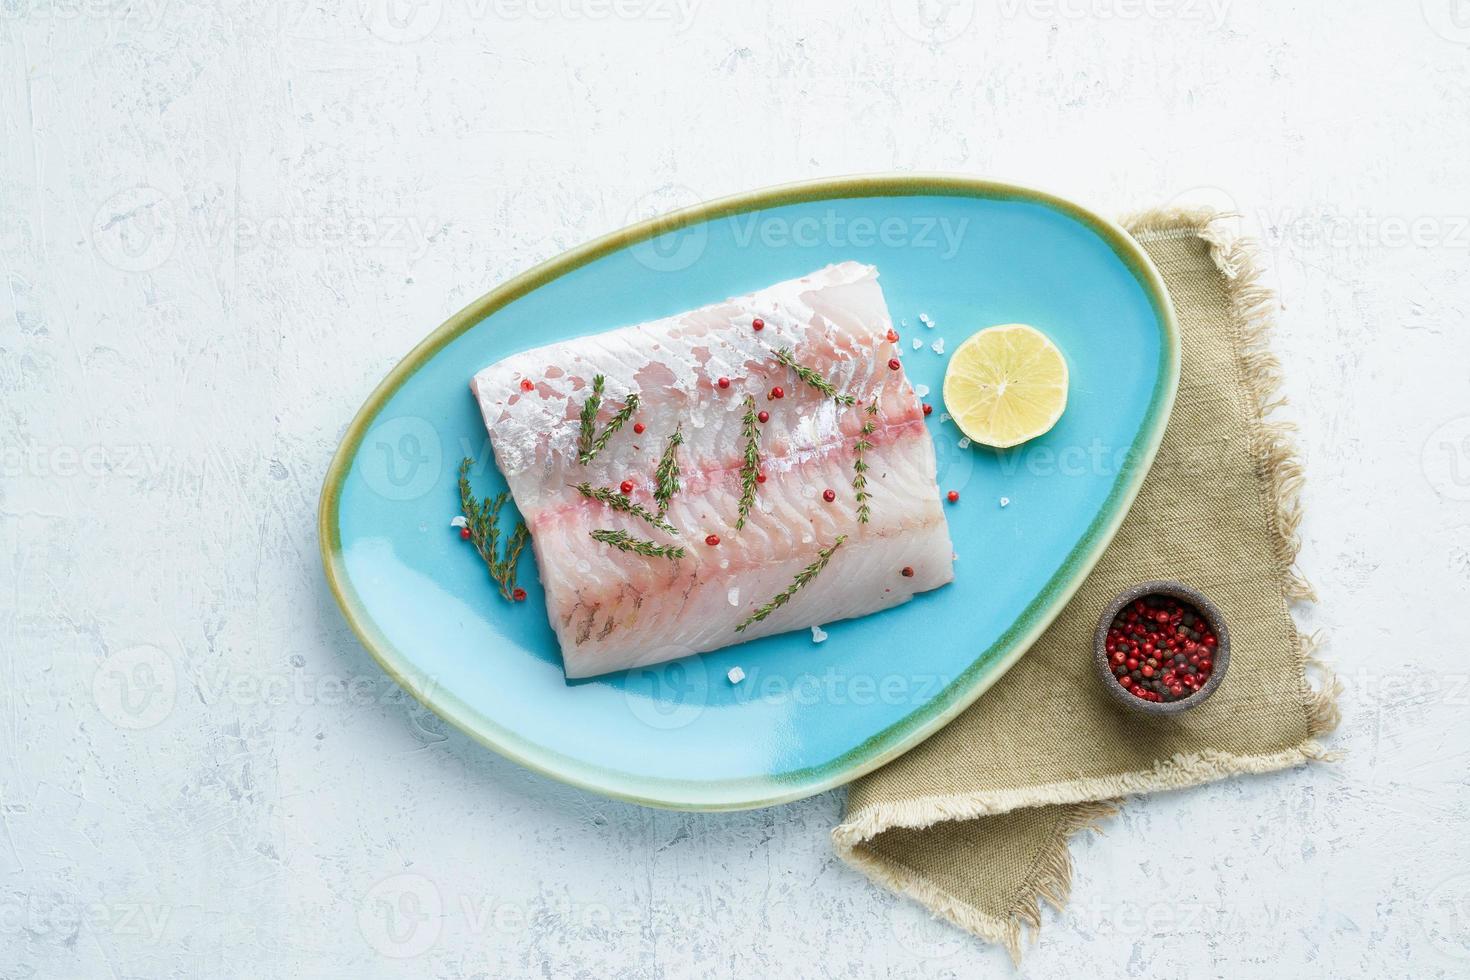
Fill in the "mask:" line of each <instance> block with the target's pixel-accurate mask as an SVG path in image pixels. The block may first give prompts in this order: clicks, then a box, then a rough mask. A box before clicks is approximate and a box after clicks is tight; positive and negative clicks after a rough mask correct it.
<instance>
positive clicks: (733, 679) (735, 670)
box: [725, 667, 745, 684]
mask: <svg viewBox="0 0 1470 980" xmlns="http://www.w3.org/2000/svg"><path fill="white" fill-rule="evenodd" d="M725 676H726V677H728V678H730V683H731V684H739V683H740V682H741V681H743V680H745V671H743V670H741V669H740V668H739V667H731V668H730V670H729V672H728V673H726V674H725Z"/></svg>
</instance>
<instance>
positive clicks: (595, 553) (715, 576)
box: [471, 262, 954, 678]
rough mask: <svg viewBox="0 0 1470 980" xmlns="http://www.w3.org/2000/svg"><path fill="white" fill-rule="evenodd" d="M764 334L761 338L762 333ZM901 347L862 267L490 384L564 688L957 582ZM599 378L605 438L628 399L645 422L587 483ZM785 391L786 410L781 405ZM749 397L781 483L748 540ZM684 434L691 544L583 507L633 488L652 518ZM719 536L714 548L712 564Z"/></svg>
mask: <svg viewBox="0 0 1470 980" xmlns="http://www.w3.org/2000/svg"><path fill="white" fill-rule="evenodd" d="M756 317H760V318H762V319H763V320H764V321H765V328H764V329H763V330H761V331H759V332H757V331H756V330H754V329H752V320H753V319H754V318H756ZM890 328H891V322H890V320H889V316H888V308H887V305H886V304H885V302H884V300H883V292H882V290H881V289H880V288H879V286H878V273H877V270H875V269H874V268H872V267H871V266H864V265H859V264H857V263H855V262H846V263H842V264H840V265H834V266H829V267H828V268H825V269H822V270H820V271H818V272H814V273H812V274H811V275H809V276H804V277H802V278H801V279H794V280H791V281H788V282H783V283H779V284H777V285H774V286H771V287H769V288H767V289H763V290H761V291H759V292H757V293H753V294H751V295H748V296H742V297H739V298H736V299H731V300H727V301H725V302H723V303H717V304H715V305H713V306H707V307H704V308H703V309H698V310H694V311H691V312H688V313H683V314H680V315H679V316H673V317H668V318H666V319H663V320H655V321H652V322H649V323H644V324H640V325H638V326H633V327H624V328H622V329H618V330H610V331H608V332H606V333H600V334H596V335H594V336H589V337H581V338H578V339H576V340H571V341H567V342H565V343H559V344H551V345H548V346H546V347H538V348H536V349H535V350H529V351H526V352H524V353H521V354H516V355H514V356H512V357H508V358H506V359H505V360H503V361H500V362H498V363H496V364H493V365H491V366H490V367H488V368H485V369H484V370H483V371H481V372H480V373H479V374H478V375H476V376H475V379H474V381H473V382H472V383H471V388H472V389H473V391H474V393H475V396H476V398H477V399H478V400H479V403H480V410H481V412H482V413H483V414H484V416H485V424H486V427H487V428H488V429H489V431H490V442H491V445H492V447H493V448H494V451H495V461H496V464H497V465H498V466H499V467H500V470H501V472H503V473H504V474H505V478H506V480H507V481H508V482H509V484H510V490H511V493H512V494H513V495H514V497H515V502H516V506H517V507H518V508H519V509H520V511H521V514H522V515H523V516H524V518H525V521H526V525H527V527H528V528H529V530H530V532H531V541H532V546H533V547H534V549H535V553H536V561H537V563H538V565H539V568H540V574H541V582H542V584H543V586H544V587H545V589H546V605H547V615H548V617H549V618H550V620H551V626H552V629H554V630H555V631H556V635H557V639H558V640H559V641H560V642H561V650H562V658H563V661H564V663H565V669H566V675H567V676H568V677H572V678H575V677H591V676H594V675H597V674H605V673H607V672H609V671H614V670H622V669H625V668H628V667H637V666H641V665H646V664H654V663H659V662H661V661H665V660H672V659H674V658H676V657H683V656H686V655H688V654H692V653H700V652H703V651H707V650H716V649H719V648H720V647H724V646H728V645H729V644H732V643H740V642H743V641H746V640H753V639H755V638H757V637H761V636H769V635H771V634H773V633H783V632H786V631H788V630H795V629H805V628H808V627H811V626H817V625H821V624H824V623H831V622H833V621H836V620H840V619H848V618H850V617H853V616H863V615H866V614H868V613H872V612H877V611H878V610H881V609H887V608H889V607H891V606H896V605H899V604H900V603H903V602H907V601H908V600H909V599H910V598H911V597H912V596H913V595H914V594H915V593H918V592H925V591H927V590H929V589H934V588H938V587H939V586H941V585H944V584H945V583H947V582H949V581H950V579H951V578H953V574H954V573H953V557H954V556H953V551H952V548H951V545H950V540H949V527H948V525H947V523H946V521H945V515H944V509H943V506H942V505H941V503H940V499H939V491H938V488H937V487H936V485H935V465H934V447H933V443H932V441H931V439H930V437H929V433H928V432H927V431H926V428H925V425H924V415H923V410H922V406H921V405H920V403H919V399H918V398H917V397H916V396H915V394H914V391H913V388H912V387H911V386H910V385H909V383H908V379H907V378H906V377H905V376H904V372H903V370H902V369H901V368H900V369H898V370H894V369H892V368H890V367H889V361H890V359H892V358H896V357H897V356H898V350H897V345H896V344H895V343H893V342H891V341H890V340H889V339H888V331H889V330H890ZM783 347H785V348H791V349H792V350H793V351H794V352H795V356H796V360H797V361H798V362H799V363H800V364H802V365H805V366H807V367H810V368H812V369H813V370H815V371H816V372H817V373H818V374H819V375H821V376H822V377H823V378H825V379H827V380H828V381H830V382H831V383H832V384H833V385H834V386H835V387H836V390H837V391H838V392H839V393H846V394H849V395H852V396H853V397H854V398H856V399H857V404H856V405H853V406H844V405H840V404H838V403H837V402H835V401H834V400H833V399H832V398H829V397H827V396H826V395H824V394H822V393H821V392H820V391H818V390H816V389H815V388H813V387H811V386H809V385H808V384H806V383H804V382H803V381H802V380H801V379H799V378H798V377H797V376H796V374H795V373H794V372H793V371H792V369H791V368H789V367H787V366H785V365H783V364H780V363H779V362H777V361H776V360H775V358H774V357H773V354H774V352H775V351H776V350H778V349H780V348H783ZM598 374H601V375H604V376H605V378H606V382H605V390H604V394H603V399H602V409H601V411H600V413H599V416H598V423H597V431H598V432H599V433H600V432H601V431H602V429H603V427H605V426H606V424H607V422H608V420H609V419H610V418H612V416H613V414H614V413H615V412H616V411H617V410H618V409H619V408H621V407H622V406H623V405H624V404H625V403H626V401H627V399H628V396H629V395H630V394H631V393H634V392H636V393H637V394H638V397H639V399H640V406H639V408H638V411H637V413H636V414H635V415H634V416H633V418H632V419H631V420H629V422H628V423H627V425H625V426H624V427H623V428H622V429H621V430H620V431H618V432H617V433H616V434H615V435H614V436H613V437H612V439H611V440H610V441H609V442H608V444H607V446H606V448H605V449H603V450H601V452H599V453H598V454H597V455H596V456H595V457H594V458H593V459H592V460H591V461H590V462H589V463H586V464H583V463H582V462H580V461H579V459H578V439H579V430H580V427H579V421H578V420H579V415H580V413H581V410H582V406H583V404H584V402H585V401H586V399H587V396H588V394H589V392H590V390H591V383H592V378H593V377H594V376H595V375H598ZM721 377H724V378H728V379H729V382H730V385H729V387H728V388H721V387H719V384H718V379H720V378H721ZM523 381H529V382H531V384H532V385H533V386H534V387H533V388H532V390H530V391H525V390H523V386H522V382H523ZM775 386H780V387H781V388H782V389H784V391H785V396H784V397H783V398H779V399H773V398H770V397H769V396H770V392H771V389H772V388H773V387H775ZM746 394H750V395H753V396H754V397H755V402H756V408H757V409H758V410H760V409H763V410H765V411H768V412H769V413H770V421H769V422H767V423H765V424H763V425H760V426H758V428H759V432H760V460H761V461H760V469H761V472H763V473H764V474H765V477H766V480H765V482H764V483H761V484H758V485H757V493H756V498H755V506H754V507H753V508H752V509H751V512H750V515H749V517H748V518H747V521H746V524H745V527H744V529H743V530H738V531H737V530H736V529H735V522H736V518H737V515H738V511H739V502H740V497H741V466H742V460H743V458H744V452H745V443H746V440H745V438H744V436H743V434H742V416H743V414H744V408H743V404H742V403H743V399H744V396H745V395H746ZM873 399H877V402H878V407H879V411H878V414H877V416H876V417H875V418H874V419H873V421H874V424H875V431H874V432H873V433H872V434H871V435H870V436H868V441H869V442H870V443H871V444H872V448H870V449H868V450H867V451H866V453H865V454H864V458H865V459H866V461H867V463H868V467H869V469H868V473H867V477H868V491H869V492H870V493H871V494H872V499H871V500H870V501H869V507H870V510H871V516H870V520H869V522H868V523H866V524H863V523H859V521H858V517H857V512H858V508H857V503H856V501H855V499H854V491H853V486H852V482H853V476H854V471H853V461H854V446H855V444H856V443H857V442H858V441H859V439H860V438H861V437H862V433H861V430H862V427H863V424H864V421H865V419H867V418H868V416H867V415H865V414H864V407H865V406H866V405H867V404H868V403H870V402H871V401H872V400H873ZM635 422H639V423H642V424H643V426H644V432H643V433H642V434H641V435H639V434H635V432H634V431H633V424H634V423H635ZM676 426H682V435H683V445H682V446H680V447H679V449H678V450H677V454H678V455H677V459H678V463H679V468H680V471H681V478H680V482H681V487H680V489H679V492H678V493H677V494H676V495H675V496H674V497H673V499H672V502H671V505H670V506H669V509H668V513H667V515H666V516H665V520H666V521H667V522H668V523H669V524H671V525H672V526H673V527H675V528H677V529H678V533H677V534H669V533H666V532H663V531H660V530H658V529H656V528H654V527H652V526H650V525H649V524H648V523H647V522H646V521H644V520H642V519H639V518H638V517H635V516H632V515H630V514H625V513H622V512H619V511H617V510H614V509H612V508H611V507H609V506H608V505H607V504H605V503H602V502H599V501H595V500H589V499H587V498H586V497H585V496H583V495H582V494H581V493H579V492H578V491H577V490H576V489H574V485H576V484H579V483H583V482H587V483H590V484H591V485H592V486H594V487H606V488H610V489H611V490H613V492H614V493H617V492H618V489H619V485H620V484H621V483H622V482H623V481H624V480H631V481H632V482H633V484H634V490H633V492H632V494H631V496H630V497H629V498H628V499H630V500H632V501H634V502H636V503H639V504H642V505H643V506H644V507H646V508H647V509H648V510H650V511H656V510H657V505H656V504H655V502H654V499H653V490H654V487H655V485H656V484H655V480H654V470H655V467H656V466H657V465H658V461H659V458H660V456H661V455H662V453H663V450H664V446H665V443H666V441H667V439H668V437H669V435H670V434H671V433H673V432H674V430H675V427H676ZM829 488H830V489H831V490H833V491H835V493H836V500H834V501H832V502H830V503H829V502H827V501H826V500H824V499H823V491H825V490H827V489H829ZM604 528H605V529H612V530H619V529H620V530H624V531H626V532H628V533H629V534H630V535H633V536H634V537H637V538H642V539H645V540H650V541H655V542H657V543H659V544H666V545H673V544H677V545H680V546H682V547H683V548H684V549H685V551H686V552H687V557H685V558H683V559H679V560H672V559H669V558H663V557H644V556H641V555H638V554H632V553H628V552H624V551H619V550H617V549H615V548H613V547H611V546H609V545H608V544H605V543H603V542H601V541H597V540H594V539H593V538H592V537H591V536H590V532H592V531H593V530H595V529H604ZM711 534H716V535H719V539H720V542H719V544H718V545H717V546H710V545H708V544H706V537H707V536H708V535H711ZM842 535H846V541H845V542H844V543H843V545H842V546H841V547H840V548H838V549H837V551H836V552H835V554H834V555H833V556H832V559H831V562H830V564H828V566H827V567H826V569H825V570H823V571H822V572H821V573H820V574H818V575H817V576H816V577H815V578H813V579H812V580H811V581H810V582H809V584H807V585H806V586H805V587H804V588H802V589H801V590H799V591H798V592H797V593H796V594H795V596H794V597H793V598H792V599H791V601H790V602H789V603H788V604H787V605H785V606H783V607H781V608H780V609H778V610H777V611H776V612H774V613H773V614H771V615H770V616H769V617H768V618H766V619H765V620H763V621H761V622H758V623H753V624H751V625H749V626H748V627H747V628H746V629H745V630H743V631H737V630H736V627H737V626H738V625H740V624H741V623H742V622H744V621H746V620H747V619H748V617H749V616H750V615H751V614H752V613H753V612H754V611H755V610H757V609H758V608H760V607H762V606H763V605H765V604H766V603H767V602H769V601H770V600H771V599H772V598H773V597H775V596H776V595H777V594H778V593H780V592H782V591H783V590H785V589H786V588H787V587H788V586H790V585H791V584H792V581H793V579H794V578H795V576H796V575H797V573H799V572H800V571H801V570H802V569H804V568H806V567H807V566H808V565H809V564H811V563H812V562H813V561H814V560H815V559H816V558H817V554H818V551H819V550H820V549H823V548H827V547H830V546H831V545H832V543H833V542H834V541H836V540H837V538H838V537H839V536H842ZM905 567H909V568H912V570H913V574H912V576H905V575H903V574H902V570H903V569H904V568H905Z"/></svg>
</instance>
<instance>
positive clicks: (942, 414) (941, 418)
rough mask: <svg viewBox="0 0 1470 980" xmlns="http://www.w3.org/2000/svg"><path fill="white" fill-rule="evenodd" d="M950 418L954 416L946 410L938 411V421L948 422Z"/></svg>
mask: <svg viewBox="0 0 1470 980" xmlns="http://www.w3.org/2000/svg"><path fill="white" fill-rule="evenodd" d="M952 418H954V416H953V415H951V414H949V413H948V412H940V413H939V421H941V422H948V421H949V420H950V419H952Z"/></svg>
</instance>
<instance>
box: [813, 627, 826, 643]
mask: <svg viewBox="0 0 1470 980" xmlns="http://www.w3.org/2000/svg"><path fill="white" fill-rule="evenodd" d="M826 638H827V631H826V630H824V629H822V627H820V626H813V627H812V642H813V643H821V642H822V641H823V640H825V639H826Z"/></svg>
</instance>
